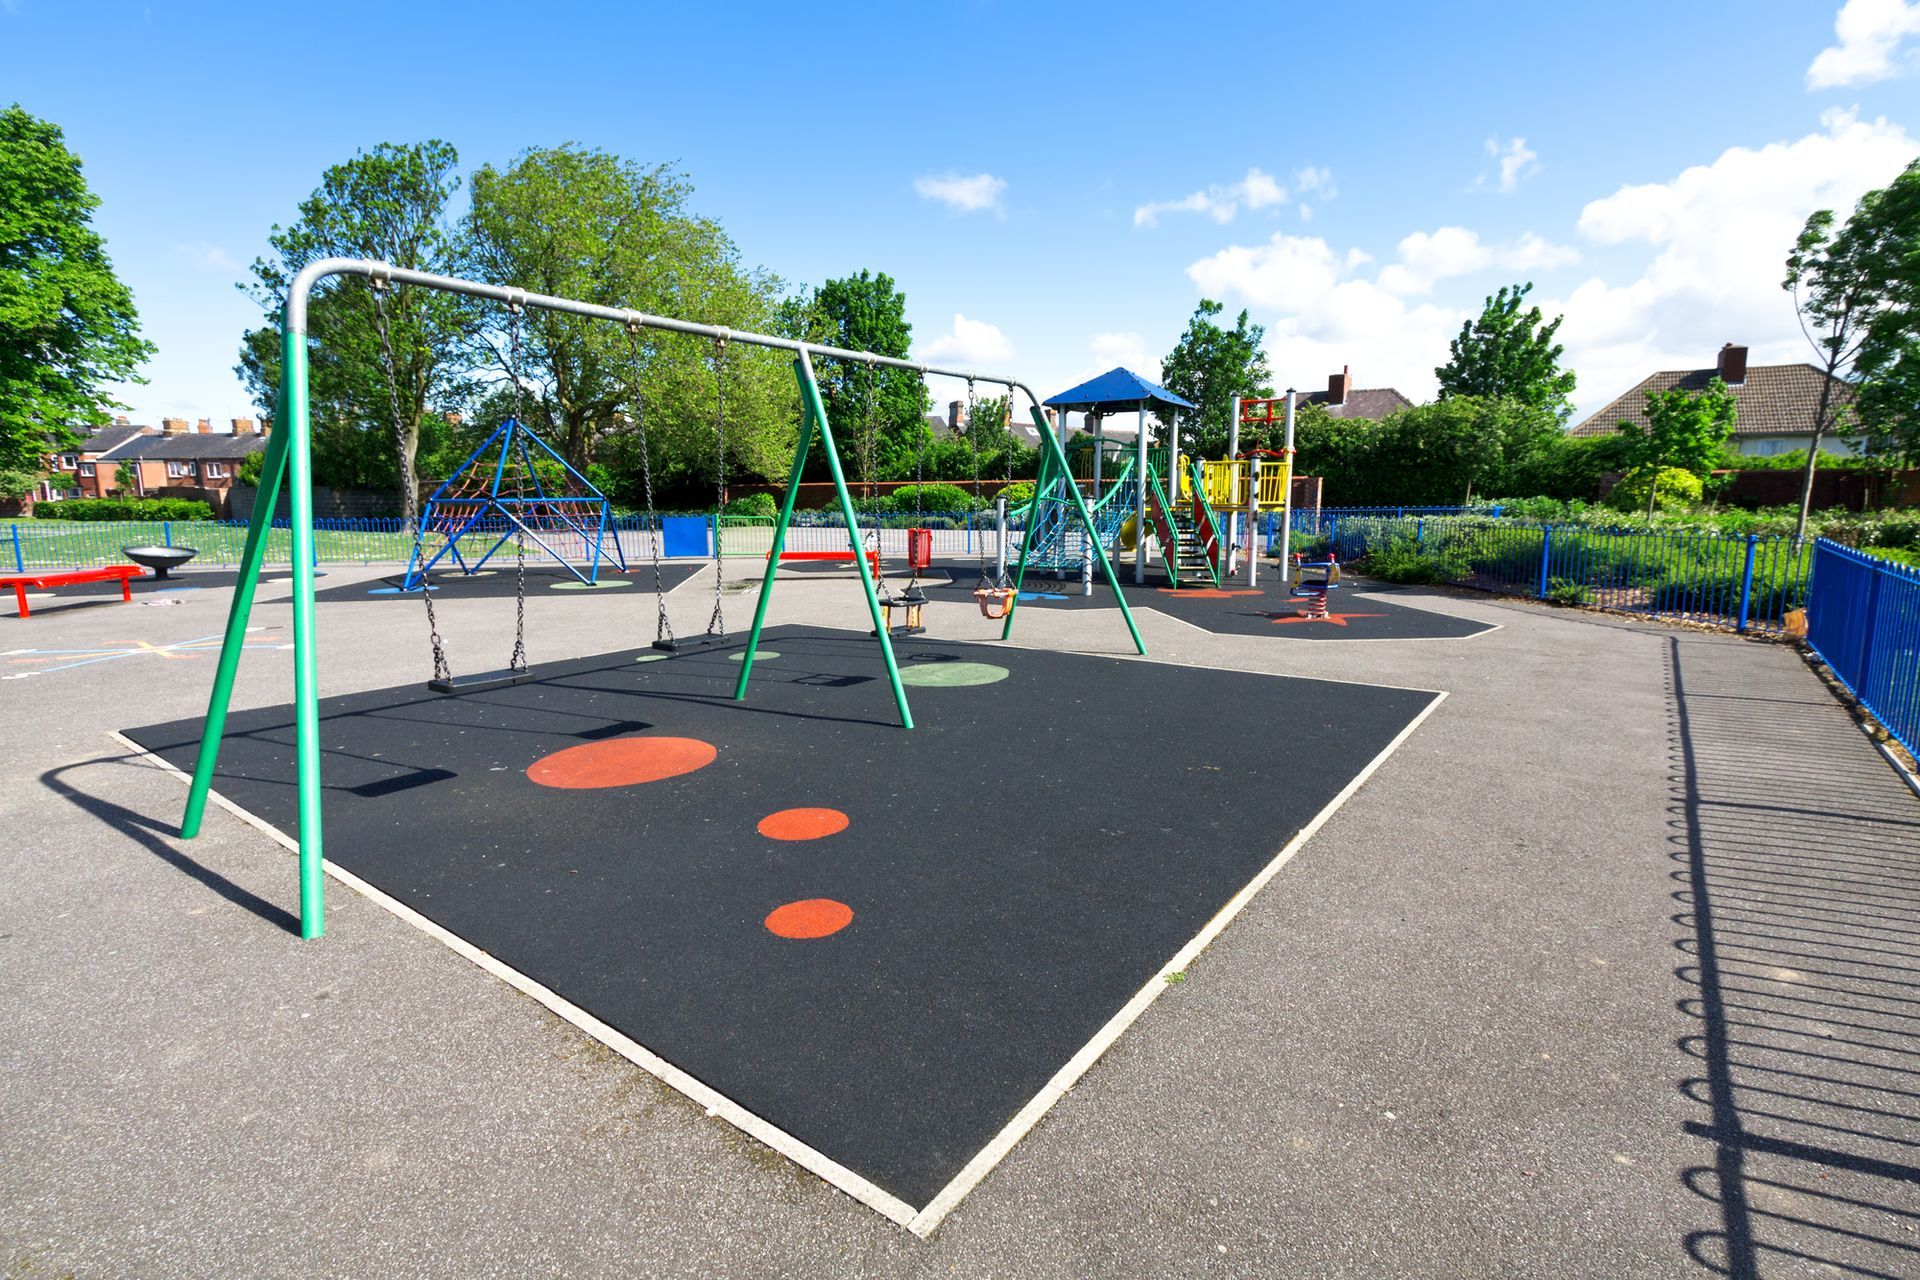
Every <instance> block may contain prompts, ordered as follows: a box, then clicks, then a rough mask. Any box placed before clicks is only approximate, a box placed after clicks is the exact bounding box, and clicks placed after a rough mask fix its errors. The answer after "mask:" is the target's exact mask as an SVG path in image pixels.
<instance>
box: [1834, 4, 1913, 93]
mask: <svg viewBox="0 0 1920 1280" xmlns="http://www.w3.org/2000/svg"><path fill="white" fill-rule="evenodd" d="M1833 34H1834V36H1835V37H1836V38H1837V43H1835V44H1832V45H1830V46H1828V47H1827V48H1825V49H1822V50H1821V51H1820V52H1819V54H1818V55H1816V56H1815V57H1814V60H1813V62H1812V64H1811V65H1809V66H1808V67H1807V88H1808V89H1838V88H1844V87H1846V86H1849V85H1856V84H1871V83H1873V82H1874V81H1876V80H1886V79H1890V78H1892V77H1893V76H1897V75H1900V74H1901V73H1903V72H1904V71H1906V70H1907V69H1908V65H1909V64H1910V63H1911V62H1912V58H1911V56H1908V57H1901V56H1900V54H1901V45H1902V44H1903V43H1904V42H1905V41H1906V39H1907V37H1908V36H1912V35H1920V3H1915V4H1910V3H1907V2H1906V0H1847V2H1846V4H1844V5H1842V6H1841V7H1840V12H1839V13H1838V14H1836V15H1835V17H1834V19H1833Z"/></svg>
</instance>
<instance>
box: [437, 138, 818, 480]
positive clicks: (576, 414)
mask: <svg viewBox="0 0 1920 1280" xmlns="http://www.w3.org/2000/svg"><path fill="white" fill-rule="evenodd" d="M471 187H472V196H473V200H472V208H471V210H470V212H469V213H468V215H467V218H466V221H465V223H464V224H463V228H462V236H461V240H462V247H461V259H462V264H463V267H464V270H465V273H466V274H468V275H474V276H478V277H479V278H480V279H483V280H488V281H491V282H493V283H495V284H501V285H515V286H518V287H521V288H524V289H528V290H530V291H533V292H537V293H551V294H558V295H561V296H563V297H569V298H578V299H581V300H583V301H587V302H596V303H600V304H602V305H604V306H612V307H626V308H632V309H635V310H639V311H644V312H647V313H650V314H656V315H668V316H675V317H680V318H684V319H689V320H696V321H699V322H702V323H706V324H714V325H721V326H725V327H728V328H733V329H752V330H757V331H762V332H764V331H766V330H767V329H768V328H770V327H771V326H773V325H774V324H775V323H776V322H777V320H778V315H777V300H778V297H779V294H780V281H779V280H778V278H777V277H774V276H772V275H770V274H768V273H766V272H764V271H759V270H752V269H748V268H745V267H743V266H742V265H741V263H740V255H739V251H738V249H737V248H736V247H735V246H734V244H733V241H732V240H731V239H729V238H728V236H727V235H726V233H725V231H723V230H722V229H721V227H720V225H719V224H718V223H716V222H714V221H713V220H712V219H710V218H703V217H699V216H697V215H696V214H694V213H692V212H691V211H690V210H689V208H688V201H689V198H690V197H691V195H692V186H691V184H690V183H689V182H688V181H687V180H686V178H685V177H684V176H682V175H681V174H679V173H678V172H676V171H674V170H673V169H672V168H670V167H668V166H665V165H656V166H653V167H651V168H649V167H645V166H642V165H638V164H635V163H633V162H631V161H627V160H623V159H621V158H620V157H618V156H614V155H609V154H607V153H605V152H601V151H590V150H586V149H584V148H581V147H577V146H573V145H570V144H569V145H565V146H559V147H547V148H537V149H534V150H529V151H526V152H524V153H522V154H521V155H520V156H518V157H517V158H516V159H515V160H514V161H513V163H511V164H509V165H507V166H506V167H505V168H499V169H496V168H494V167H492V166H486V167H483V168H481V169H480V170H478V171H477V172H476V173H475V174H474V175H473V179H472V183H471ZM519 327H520V355H519V360H518V366H517V368H516V370H515V371H514V372H515V373H517V375H518V376H519V377H520V378H521V379H522V380H523V384H524V385H525V386H526V395H527V397H528V398H529V400H530V403H528V405H527V406H526V410H527V414H528V417H529V418H530V419H531V420H532V421H533V423H534V425H536V426H538V427H540V428H541V429H542V430H543V432H544V433H545V434H547V435H548V436H549V438H550V439H551V441H552V443H553V444H554V447H555V448H557V449H558V450H559V451H560V452H561V453H562V454H563V455H565V457H566V458H567V460H568V461H569V462H571V463H572V464H573V465H574V466H576V467H582V468H584V467H586V466H587V465H589V464H591V463H593V462H595V461H596V460H598V461H600V462H602V463H603V464H604V465H606V466H607V468H608V471H609V472H610V473H611V474H613V475H614V476H615V477H616V478H617V479H616V483H617V485H618V486H619V488H620V489H621V490H622V492H621V495H620V496H622V497H623V498H624V499H625V500H626V501H628V502H632V501H633V500H635V499H636V498H637V497H638V496H639V493H638V491H639V489H640V487H641V486H640V467H639V453H638V441H637V438H636V436H635V433H634V432H633V431H632V429H631V424H632V423H633V422H634V419H635V416H636V415H639V416H641V417H643V418H644V420H645V425H646V431H647V443H648V450H649V456H650V459H651V465H652V471H653V478H654V483H655V486H656V489H657V490H659V491H661V492H663V493H664V492H667V491H673V490H676V489H677V490H678V491H680V492H681V493H685V494H691V493H697V492H699V491H701V490H703V489H706V488H707V486H711V485H712V484H713V483H714V481H715V479H716V477H717V475H718V473H719V468H720V458H719V456H718V451H717V439H716V420H717V417H718V414H719V410H720V408H721V404H720V397H721V394H722V393H721V389H720V387H719V385H718V384H719V382H720V380H721V377H722V375H723V374H724V378H725V390H724V396H725V405H724V407H725V412H726V419H727V422H726V428H727V437H726V441H727V442H726V462H727V465H728V469H729V471H730V472H731V471H737V470H738V469H745V470H746V471H748V472H751V473H752V474H754V475H756V476H763V477H773V476H781V477H784V474H785V468H786V466H787V465H788V463H789V461H790V454H791V450H792V448H793V440H794V431H795V426H796V422H797V417H796V414H797V392H796V388H795V386H794V380H793V373H792V369H791V366H790V357H788V356H786V355H785V354H783V353H776V352H769V351H766V350H764V349H761V348H755V347H747V346H742V345H738V344H735V345H731V346H729V347H727V348H726V350H725V351H724V352H720V351H717V350H716V348H715V347H714V345H713V344H712V343H709V342H706V341H703V340H701V339H697V338H688V337H685V336H681V335H678V334H673V333H667V332H662V331H660V330H653V329H649V330H644V331H642V332H641V333H639V334H637V335H632V336H631V337H630V336H629V335H627V334H624V333H622V332H621V331H620V330H619V329H618V328H617V327H615V326H613V325H609V324H607V323H606V322H605V321H601V320H588V319H585V318H582V317H579V316H571V315H563V314H560V313H557V312H550V311H538V310H529V311H528V312H527V313H526V314H525V315H524V316H523V317H522V318H521V321H520V326H519ZM513 328H514V326H513V322H512V318H511V317H510V316H509V315H508V314H507V313H506V312H505V310H504V308H499V307H493V306H477V307H475V308H474V309H473V328H472V333H473V343H472V345H471V347H470V349H469V350H470V356H471V359H472V362H473V363H474V364H476V365H487V366H490V367H491V368H492V369H493V370H494V371H495V377H496V380H497V386H498V387H499V388H501V389H503V390H505V391H507V393H508V399H509V401H510V400H511V399H512V385H511V382H510V380H509V374H508V370H507V365H508V364H509V363H511V362H512V355H511V347H512V335H513ZM636 354H637V357H638V358H637V360H636V358H635V357H636ZM636 388H637V390H638V393H639V394H638V398H639V403H638V404H635V403H634V400H635V394H634V393H635V390H636ZM495 404H496V406H497V405H498V404H499V401H497V400H496V401H495ZM483 416H485V415H484V414H483ZM602 455H604V456H602ZM707 492H708V493H709V497H708V498H707V501H711V496H710V494H711V490H710V489H708V490H707ZM657 496H658V495H657Z"/></svg>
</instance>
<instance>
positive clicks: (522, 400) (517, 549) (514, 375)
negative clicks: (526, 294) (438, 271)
mask: <svg viewBox="0 0 1920 1280" xmlns="http://www.w3.org/2000/svg"><path fill="white" fill-rule="evenodd" d="M525 309H526V308H525V307H524V306H522V305H521V303H520V302H519V301H518V300H513V301H509V302H508V303H507V311H508V314H509V315H511V316H512V319H511V320H510V321H509V322H508V324H507V377H508V378H509V379H510V380H511V381H512V383H513V416H514V420H515V421H517V422H520V423H521V425H522V426H525V425H526V424H525V422H524V421H523V415H524V414H525V413H526V407H527V402H526V388H525V387H524V386H523V385H521V382H520V317H521V314H522V313H523V312H524V311H525ZM505 448H506V445H505V444H504V443H503V444H502V445H501V449H502V451H503V452H504V451H505ZM512 532H513V535H514V537H513V653H512V654H511V656H509V657H508V658H507V666H508V667H509V668H510V669H511V670H514V671H525V670H526V669H527V544H526V539H525V538H524V537H523V536H522V534H523V533H524V530H520V529H514V530H512Z"/></svg>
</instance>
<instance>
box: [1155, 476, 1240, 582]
mask: <svg viewBox="0 0 1920 1280" xmlns="http://www.w3.org/2000/svg"><path fill="white" fill-rule="evenodd" d="M1165 458H1166V455H1165V454H1164V453H1158V454H1157V455H1156V454H1154V453H1150V454H1148V455H1147V522H1148V523H1149V524H1151V525H1152V526H1153V532H1154V536H1155V537H1157V538H1158V539H1159V540H1160V562H1161V565H1162V567H1163V568H1165V570H1166V572H1167V581H1168V582H1169V583H1170V584H1171V585H1173V586H1175V587H1217V586H1219V585H1220V574H1221V570H1222V567H1223V565H1224V562H1225V560H1226V538H1225V536H1224V534H1223V533H1222V531H1221V528H1220V518H1219V517H1218V516H1216V515H1215V514H1214V511H1213V505H1212V504H1211V503H1209V502H1208V501H1207V495H1206V486H1205V485H1203V484H1202V483H1200V473H1199V470H1198V468H1197V467H1196V466H1195V464H1194V463H1192V462H1191V461H1189V462H1188V464H1187V466H1188V467H1189V468H1190V469H1192V472H1193V474H1192V476H1191V477H1190V479H1191V481H1192V483H1191V484H1190V485H1189V486H1188V488H1187V495H1186V498H1185V500H1184V501H1182V502H1170V501H1168V500H1167V489H1166V486H1165V484H1164V483H1163V482H1162V477H1161V472H1162V470H1163V469H1164V467H1165V465H1166V464H1165Z"/></svg>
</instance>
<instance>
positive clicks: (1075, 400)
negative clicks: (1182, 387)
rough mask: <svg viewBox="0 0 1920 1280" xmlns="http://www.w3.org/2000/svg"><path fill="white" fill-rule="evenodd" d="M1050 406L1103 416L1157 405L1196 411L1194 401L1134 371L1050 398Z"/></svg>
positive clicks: (1110, 374) (1105, 376) (1115, 372)
mask: <svg viewBox="0 0 1920 1280" xmlns="http://www.w3.org/2000/svg"><path fill="white" fill-rule="evenodd" d="M1046 402H1047V404H1049V405H1051V406H1052V407H1054V408H1056V409H1080V410H1087V409H1093V410H1096V411H1098V412H1101V413H1115V412H1125V411H1126V410H1128V409H1138V408H1141V407H1143V406H1152V405H1156V404H1164V405H1171V406H1173V407H1174V408H1176V409H1193V408H1196V407H1198V406H1196V405H1195V404H1194V403H1193V401H1191V400H1183V399H1181V398H1180V397H1179V396H1177V395H1175V394H1173V392H1171V391H1169V390H1167V389H1166V388H1165V387H1163V386H1161V385H1160V384H1159V383H1157V382H1148V381H1147V380H1146V379H1145V378H1143V377H1141V376H1140V375H1139V374H1137V373H1135V372H1133V371H1132V370H1131V369H1121V368H1114V369H1109V370H1107V371H1106V372H1105V373H1103V374H1101V375H1100V376H1099V377H1097V378H1089V379H1088V380H1087V381H1085V382H1083V383H1081V384H1080V385H1079V386H1077V387H1069V388H1068V389H1067V390H1065V391H1062V392H1061V393H1060V394H1059V395H1057V396H1048V397H1047V401H1046Z"/></svg>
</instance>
